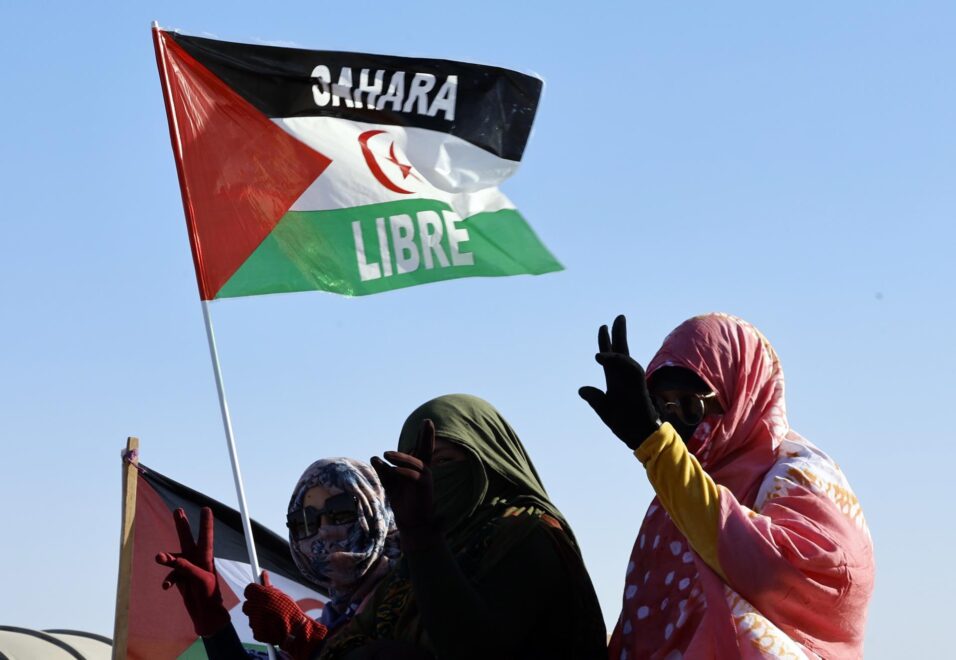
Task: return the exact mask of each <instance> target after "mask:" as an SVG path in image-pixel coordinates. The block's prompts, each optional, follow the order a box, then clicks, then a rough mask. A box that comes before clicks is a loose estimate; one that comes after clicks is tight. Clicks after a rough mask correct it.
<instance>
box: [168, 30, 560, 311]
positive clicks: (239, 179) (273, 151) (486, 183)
mask: <svg viewBox="0 0 956 660" xmlns="http://www.w3.org/2000/svg"><path fill="white" fill-rule="evenodd" d="M154 39H155V44H156V55H157V60H158V64H159V68H160V76H161V78H162V80H163V85H164V91H165V97H166V108H167V114H168V117H169V124H170V132H171V136H172V142H173V151H174V153H175V155H176V161H177V167H178V171H179V179H180V187H181V189H182V193H183V201H184V205H185V209H186V220H187V223H188V226H189V237H190V242H191V245H192V250H193V258H194V261H195V265H196V272H197V277H198V279H199V288H200V294H201V296H202V298H203V299H204V300H211V299H215V298H228V297H234V296H247V295H255V294H263V293H276V292H283V291H305V290H315V289H320V290H324V291H332V292H335V293H341V294H346V295H364V294H370V293H377V292H380V291H387V290H390V289H397V288H400V287H406V286H412V285H415V284H422V283H425V282H434V281H437V280H446V279H451V278H458V277H471V276H496V275H515V274H520V273H531V274H541V273H547V272H552V271H556V270H560V269H561V265H560V264H559V263H558V262H557V261H556V260H555V258H554V257H553V256H552V255H551V253H550V252H548V250H547V248H545V246H544V245H543V244H542V243H541V241H540V240H539V239H538V238H537V236H536V235H535V233H534V232H533V231H532V229H531V227H529V226H528V224H527V222H525V220H524V219H523V218H522V217H521V215H520V214H519V213H518V212H517V211H516V210H515V208H514V206H513V205H512V204H511V202H510V201H509V200H508V198H507V197H505V196H504V195H503V194H502V193H501V192H500V191H499V190H498V188H497V186H498V184H500V183H501V182H502V181H503V180H504V179H506V178H508V177H509V176H510V175H511V174H512V173H513V172H514V171H515V169H516V168H517V167H518V163H519V162H520V160H521V155H522V153H523V152H524V148H525V144H526V143H527V141H528V135H529V133H530V131H531V124H532V121H533V119H534V114H535V110H536V108H537V104H538V98H539V96H540V94H541V86H542V83H541V81H540V80H539V79H537V78H534V77H531V76H527V75H523V74H520V73H516V72H514V71H509V70H506V69H500V68H497V67H490V66H479V65H476V64H466V63H462V62H452V61H447V60H434V59H419V58H408V57H389V56H383V55H367V54H361V53H343V52H331V51H313V50H302V49H298V48H277V47H274V46H262V45H250V44H239V43H229V42H224V41H216V40H213V39H204V38H199V37H192V36H186V35H182V34H176V33H173V32H167V31H163V30H160V29H158V28H156V29H154Z"/></svg>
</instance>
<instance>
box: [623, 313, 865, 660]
mask: <svg viewBox="0 0 956 660" xmlns="http://www.w3.org/2000/svg"><path fill="white" fill-rule="evenodd" d="M664 366H677V367H683V368H686V369H689V370H691V371H693V372H694V373H696V374H697V375H698V376H700V377H701V378H702V379H703V380H704V381H705V382H706V383H707V384H708V385H709V386H710V387H711V388H712V389H713V390H714V391H715V392H716V393H717V397H718V400H719V401H720V404H721V406H722V407H723V409H724V411H725V412H724V413H723V414H721V415H710V416H708V417H706V418H705V419H704V421H703V422H702V423H701V424H700V426H698V428H697V430H696V431H695V433H694V435H693V437H692V438H690V439H689V440H688V441H687V442H686V445H687V449H688V450H690V452H692V453H693V454H694V456H695V457H696V458H697V460H698V461H699V465H700V468H702V469H703V470H704V471H705V472H706V474H708V475H709V478H711V479H713V481H714V482H716V484H717V491H718V493H719V496H718V505H719V506H718V509H719V510H717V511H714V510H710V511H701V515H715V516H716V517H717V521H716V529H717V538H716V539H715V540H714V543H716V546H717V548H716V553H714V556H716V557H717V558H718V565H714V566H709V565H708V564H707V563H706V562H705V561H703V560H702V559H701V557H700V556H699V555H698V554H697V553H696V552H695V551H694V550H693V549H692V548H691V547H690V544H689V543H688V540H687V538H685V536H684V535H683V534H682V533H681V532H680V531H679V530H678V528H677V527H676V526H675V524H674V522H673V520H672V519H671V517H670V515H668V513H667V512H666V511H665V510H664V509H663V507H662V506H661V502H660V500H659V499H658V498H655V499H654V500H653V501H652V502H651V505H650V506H649V508H648V510H647V513H646V515H645V517H644V521H643V524H642V526H641V529H640V532H639V534H638V537H637V539H636V541H635V544H634V549H633V552H632V556H631V561H630V562H629V564H628V567H627V574H626V578H625V591H624V601H623V607H622V611H621V615H620V618H619V620H618V624H617V626H616V628H615V631H614V634H613V636H612V639H611V643H610V646H609V658H611V659H613V660H618V659H620V660H628V659H633V658H667V659H668V660H674V659H677V658H682V657H683V658H713V657H718V658H738V657H744V658H771V657H772V658H777V657H792V658H815V657H818V656H822V657H828V658H831V657H859V656H861V655H862V637H863V627H864V623H865V618H866V605H867V602H868V600H869V597H870V595H871V593H872V583H873V560H872V544H871V541H870V537H869V532H868V531H867V529H866V524H865V522H864V521H863V517H862V513H861V511H860V508H859V504H858V502H857V501H856V498H855V497H854V496H853V494H852V491H851V490H850V488H849V485H848V484H847V483H846V480H845V478H844V477H843V475H842V473H840V471H839V469H838V468H837V466H836V465H835V464H834V463H833V461H831V460H830V459H829V458H828V457H826V455H825V454H823V453H822V452H820V451H819V450H817V449H816V448H814V447H813V446H812V445H810V443H808V442H807V441H805V440H804V439H803V438H801V437H800V436H799V435H797V434H796V433H794V432H793V431H791V430H790V428H789V423H788V422H787V417H786V407H785V403H784V380H783V371H782V369H781V367H780V363H779V360H778V359H777V356H776V354H775V352H774V350H773V348H772V347H771V346H770V344H769V343H768V342H767V340H766V339H765V338H764V337H763V336H762V335H761V334H760V333H759V332H758V331H757V330H756V329H755V328H754V327H753V326H752V325H750V324H748V323H746V322H745V321H742V320H740V319H737V318H734V317H731V316H728V315H724V314H711V315H707V316H702V317H697V318H694V319H691V320H690V321H687V322H685V323H684V324H682V325H681V326H679V327H678V328H677V329H676V330H674V332H672V333H671V334H670V335H669V336H668V337H667V338H666V339H665V341H664V345H663V346H662V348H661V349H660V351H659V352H658V353H657V355H656V356H655V357H654V359H653V360H652V361H651V363H650V364H649V366H648V370H647V371H648V374H649V375H650V374H653V373H654V371H656V370H657V369H659V368H661V367H664Z"/></svg>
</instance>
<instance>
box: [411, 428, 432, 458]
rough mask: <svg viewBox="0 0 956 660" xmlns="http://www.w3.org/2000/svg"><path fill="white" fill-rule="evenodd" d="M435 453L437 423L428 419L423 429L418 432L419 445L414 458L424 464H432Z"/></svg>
mask: <svg viewBox="0 0 956 660" xmlns="http://www.w3.org/2000/svg"><path fill="white" fill-rule="evenodd" d="M434 453H435V423H434V422H433V421H432V420H430V419H426V420H425V421H423V422H422V427H421V429H419V431H418V443H417V444H416V445H415V451H414V452H412V456H414V457H416V458H418V459H419V460H420V461H421V462H422V463H423V464H425V465H431V464H432V454H434Z"/></svg>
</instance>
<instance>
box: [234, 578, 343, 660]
mask: <svg viewBox="0 0 956 660" xmlns="http://www.w3.org/2000/svg"><path fill="white" fill-rule="evenodd" d="M245 597H246V602H245V603H244V604H243V606H242V611H243V612H244V613H245V614H246V616H248V617H249V627H250V628H252V636H253V637H255V638H256V639H257V640H259V641H260V642H265V643H267V644H278V645H279V647H280V648H281V649H282V650H283V651H285V652H286V653H288V654H289V655H291V656H292V657H293V658H295V660H308V658H311V657H312V654H313V653H315V652H316V651H317V650H318V648H319V647H320V646H321V645H322V640H324V639H325V636H326V635H327V634H328V632H329V629H328V628H326V627H325V626H323V625H322V624H321V623H319V622H318V621H316V620H315V619H313V618H312V617H310V616H309V615H308V614H306V613H305V612H303V611H302V608H301V607H299V605H298V603H296V602H295V601H294V600H292V598H290V597H289V596H288V595H286V594H285V593H283V592H282V590H281V589H277V588H276V587H273V586H272V584H270V582H269V573H268V572H267V571H262V584H254V583H253V584H250V585H249V586H247V587H246V591H245Z"/></svg>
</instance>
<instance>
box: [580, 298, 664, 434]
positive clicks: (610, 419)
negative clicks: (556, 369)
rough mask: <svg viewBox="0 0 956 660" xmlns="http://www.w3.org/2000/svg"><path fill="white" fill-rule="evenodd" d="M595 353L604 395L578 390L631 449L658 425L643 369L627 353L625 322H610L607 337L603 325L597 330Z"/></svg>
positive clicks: (618, 318)
mask: <svg viewBox="0 0 956 660" xmlns="http://www.w3.org/2000/svg"><path fill="white" fill-rule="evenodd" d="M598 351H599V353H598V354H597V355H595V356H594V359H595V360H597V362H598V364H600V365H601V366H602V367H604V378H605V380H606V381H607V392H606V393H605V392H602V391H601V390H599V389H598V388H596V387H582V388H581V389H580V390H578V394H580V395H581V398H582V399H584V400H585V401H587V402H588V403H589V404H590V405H591V407H592V408H594V412H596V413H597V414H598V416H599V417H600V418H601V421H603V422H604V423H605V424H606V425H607V427H608V428H609V429H611V431H612V432H613V433H614V435H616V436H617V437H618V438H620V439H621V440H623V441H624V444H626V445H627V446H628V447H630V448H631V449H637V448H638V447H640V446H641V443H643V442H644V441H645V440H646V439H647V438H648V437H650V435H651V434H653V433H654V432H655V431H656V430H657V429H659V428H660V426H661V420H660V415H659V414H658V413H657V410H656V409H655V408H654V404H653V402H652V401H651V395H650V393H649V392H648V391H647V381H646V379H645V376H644V368H643V367H641V365H640V364H638V363H637V362H636V361H635V360H634V359H633V358H631V356H630V355H629V354H628V351H627V321H626V320H625V318H624V316H623V315H621V316H618V317H617V318H616V319H614V326H613V329H612V331H611V336H610V337H609V336H608V331H607V326H606V325H602V326H601V329H600V330H599V331H598Z"/></svg>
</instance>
